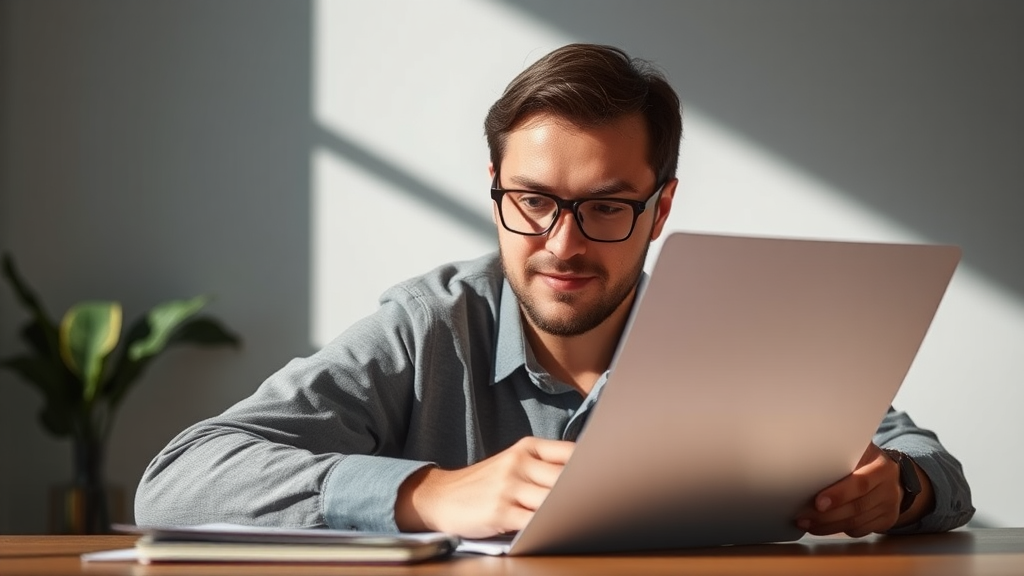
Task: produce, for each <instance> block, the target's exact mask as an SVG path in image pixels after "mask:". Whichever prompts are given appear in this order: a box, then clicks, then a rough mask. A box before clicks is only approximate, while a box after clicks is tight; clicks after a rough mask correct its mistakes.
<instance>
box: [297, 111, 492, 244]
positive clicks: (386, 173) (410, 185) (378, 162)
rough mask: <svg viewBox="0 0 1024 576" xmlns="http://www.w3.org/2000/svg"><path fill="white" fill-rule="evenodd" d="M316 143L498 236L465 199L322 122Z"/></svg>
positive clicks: (470, 226)
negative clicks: (425, 180)
mask: <svg viewBox="0 0 1024 576" xmlns="http://www.w3.org/2000/svg"><path fill="white" fill-rule="evenodd" d="M313 139H314V142H313V143H314V145H317V146H321V147H323V148H324V149H326V150H329V151H331V152H332V153H334V154H337V155H339V156H342V157H344V158H347V159H348V160H349V161H351V162H353V163H354V164H356V165H358V166H359V167H360V168H361V169H363V170H365V171H366V172H367V173H369V174H372V175H373V176H375V177H377V178H379V179H380V180H383V181H385V182H387V183H388V184H390V185H391V186H392V187H393V189H394V190H395V191H396V192H399V193H401V194H403V195H404V196H405V197H407V198H409V199H411V200H414V201H416V202H418V203H420V204H421V205H423V206H425V207H427V208H428V209H430V210H431V211H433V212H434V213H435V214H437V215H438V216H439V217H442V218H446V219H449V220H451V221H453V222H454V223H455V224H458V225H459V226H461V227H463V228H465V229H466V230H469V231H471V232H473V233H474V234H477V235H479V236H480V237H481V238H485V239H487V240H490V241H493V240H494V223H493V222H491V221H490V220H489V219H488V218H485V217H483V216H480V214H478V213H477V212H474V211H473V210H472V209H470V208H469V207H468V206H467V205H466V204H465V203H463V202H460V201H459V200H457V199H455V198H453V197H452V196H451V195H449V194H446V193H445V192H444V191H443V190H440V189H439V188H437V187H435V186H432V185H431V184H428V183H427V182H424V181H423V180H421V179H420V178H417V177H416V176H415V175H413V174H412V173H411V172H409V171H408V170H405V169H404V168H402V167H401V166H400V165H398V164H397V163H395V162H392V161H390V160H388V159H387V158H385V157H383V156H381V155H379V154H376V153H374V152H372V151H370V150H369V149H367V148H366V147H364V146H362V145H360V144H359V143H358V142H356V141H355V140H353V139H351V138H349V137H347V136H345V135H344V134H341V133H340V132H338V131H335V130H330V129H328V128H325V127H323V126H321V125H316V126H314V127H313Z"/></svg>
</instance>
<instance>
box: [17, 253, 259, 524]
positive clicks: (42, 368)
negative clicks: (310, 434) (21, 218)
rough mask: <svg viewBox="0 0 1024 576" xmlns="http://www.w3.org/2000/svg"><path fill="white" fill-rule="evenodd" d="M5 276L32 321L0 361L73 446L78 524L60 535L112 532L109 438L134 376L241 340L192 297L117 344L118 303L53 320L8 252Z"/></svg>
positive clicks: (163, 307) (145, 319)
mask: <svg viewBox="0 0 1024 576" xmlns="http://www.w3.org/2000/svg"><path fill="white" fill-rule="evenodd" d="M3 274H4V277H5V278H6V279H7V281H8V282H9V283H10V285H11V287H12V288H13V289H14V292H15V295H16V296H17V299H18V301H19V303H20V304H21V305H22V306H24V308H25V309H26V310H27V311H28V313H29V315H30V319H29V320H28V322H27V323H26V324H25V325H24V326H23V327H22V329H21V331H20V335H21V337H22V339H23V340H24V341H25V343H26V344H27V345H28V349H29V351H28V352H27V353H25V354H21V355H16V356H12V357H9V358H4V359H3V360H0V367H2V368H6V369H8V370H11V371H13V372H15V373H17V374H18V375H19V376H21V378H22V379H23V380H25V381H26V382H27V383H28V384H30V385H32V386H33V387H35V388H36V389H37V390H39V392H40V393H41V394H42V395H43V398H44V404H43V408H42V410H41V411H40V413H39V420H40V422H41V423H42V425H43V428H44V429H45V430H46V431H48V432H49V433H51V434H53V435H54V436H57V437H61V438H63V437H68V438H70V439H71V442H72V452H73V456H74V468H73V469H74V478H73V482H72V485H71V489H70V490H69V494H73V495H74V496H73V498H74V499H75V500H76V502H75V503H74V508H75V512H74V516H75V518H69V519H66V520H65V521H64V522H63V524H64V527H63V531H68V532H75V533H103V532H107V531H109V525H110V515H109V509H108V502H107V495H106V482H105V479H104V474H103V465H104V459H105V456H106V445H107V440H108V438H109V436H110V431H111V428H112V427H113V423H114V417H115V415H116V414H117V410H118V408H119V407H120V406H121V403H122V402H123V401H124V398H125V396H126V395H127V394H128V392H129V391H131V390H132V389H133V387H134V385H135V384H136V382H138V378H139V376H141V375H142V373H143V371H144V370H145V369H146V367H147V366H148V365H149V363H150V362H151V361H153V359H155V358H156V357H157V356H158V355H159V354H160V353H161V352H163V351H164V350H166V349H167V347H168V346H171V345H176V344H194V345H200V346H224V345H229V346H234V347H238V346H239V345H240V344H241V340H240V339H239V337H238V336H236V335H235V334H232V333H231V332H229V331H228V330H227V329H225V328H224V326H222V325H221V324H220V323H219V322H218V321H217V320H215V319H213V318H211V317H208V316H199V315H198V314H199V312H200V311H201V310H202V309H203V307H204V306H206V304H207V302H208V299H207V298H206V297H205V296H197V297H195V298H191V299H187V300H172V301H168V302H164V303H162V304H158V305H157V306H155V307H153V308H152V309H151V310H150V311H149V312H148V313H147V314H146V315H144V316H142V317H141V318H139V319H137V320H136V321H135V322H134V323H132V324H131V325H130V326H129V327H128V330H127V333H126V335H125V337H124V338H122V337H121V336H122V309H121V305H120V303H118V302H113V301H90V302H80V303H77V304H75V305H73V306H71V308H70V309H68V311H67V312H66V313H65V314H64V316H63V318H62V319H61V321H60V323H57V322H55V321H54V320H53V319H52V318H51V317H50V316H49V314H48V313H47V312H46V310H45V309H44V308H43V305H42V304H41V303H40V301H39V299H38V298H37V297H36V295H35V293H34V292H33V291H32V290H31V289H30V288H29V287H28V285H27V284H26V283H25V281H24V280H23V279H22V278H21V276H20V275H19V273H18V270H17V268H16V267H15V264H14V260H13V259H12V258H11V256H10V255H9V254H4V259H3Z"/></svg>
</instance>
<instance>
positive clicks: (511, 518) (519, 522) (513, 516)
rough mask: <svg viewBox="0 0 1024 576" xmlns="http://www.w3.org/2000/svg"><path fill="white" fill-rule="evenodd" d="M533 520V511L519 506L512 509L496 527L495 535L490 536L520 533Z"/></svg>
mask: <svg viewBox="0 0 1024 576" xmlns="http://www.w3.org/2000/svg"><path fill="white" fill-rule="evenodd" d="M531 518H533V510H527V509H526V508H522V507H519V506H513V507H510V508H509V509H508V510H507V511H506V513H505V514H504V515H503V516H502V518H501V521H500V522H499V523H498V524H497V525H496V526H495V527H494V534H489V536H498V535H501V534H508V533H511V532H518V531H520V530H522V529H523V528H525V527H526V525H527V524H528V523H529V522H530V519H531Z"/></svg>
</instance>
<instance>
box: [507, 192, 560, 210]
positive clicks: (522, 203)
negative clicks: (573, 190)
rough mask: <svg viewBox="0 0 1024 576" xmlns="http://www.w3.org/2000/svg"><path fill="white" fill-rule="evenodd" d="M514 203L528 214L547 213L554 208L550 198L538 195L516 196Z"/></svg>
mask: <svg viewBox="0 0 1024 576" xmlns="http://www.w3.org/2000/svg"><path fill="white" fill-rule="evenodd" d="M515 201H516V204H517V205H518V206H519V207H520V208H522V209H523V210H529V211H530V212H548V211H550V210H553V209H554V208H555V203H554V201H553V200H551V198H548V197H547V196H541V195H540V194H517V195H516V197H515Z"/></svg>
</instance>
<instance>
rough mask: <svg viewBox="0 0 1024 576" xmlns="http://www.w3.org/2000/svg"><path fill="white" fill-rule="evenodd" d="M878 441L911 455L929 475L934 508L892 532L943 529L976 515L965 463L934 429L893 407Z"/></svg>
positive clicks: (883, 422)
mask: <svg viewBox="0 0 1024 576" xmlns="http://www.w3.org/2000/svg"><path fill="white" fill-rule="evenodd" d="M874 441H875V444H877V445H878V446H881V447H882V448H895V449H897V450H899V451H901V452H903V453H905V454H907V455H908V456H910V457H911V458H912V459H913V460H914V462H916V463H917V465H918V466H920V467H921V469H922V470H924V473H925V474H927V475H928V480H929V481H930V482H931V485H932V490H933V491H934V494H935V507H934V508H933V509H932V511H931V512H929V513H928V514H926V515H925V516H924V517H923V518H921V520H920V521H919V522H917V523H915V524H911V525H909V526H903V527H901V528H897V529H894V530H892V531H890V533H893V534H908V533H919V532H944V531H946V530H952V529H953V528H958V527H960V526H963V525H964V524H967V522H968V521H969V520H970V519H971V517H972V516H974V506H973V505H972V503H971V488H970V486H969V485H968V484H967V478H966V477H965V476H964V471H963V466H961V464H960V462H959V461H958V460H957V459H956V458H954V457H953V455H952V454H950V453H949V452H948V451H947V450H946V449H945V448H944V447H943V446H942V444H941V443H940V442H939V439H938V437H937V436H936V435H935V433H934V432H932V431H930V430H926V429H924V428H920V427H918V426H917V425H916V424H914V421H913V420H911V419H910V416H908V415H907V414H906V413H905V412H899V411H896V410H895V409H893V408H890V409H889V411H888V413H886V415H885V418H884V419H883V420H882V424H881V426H879V428H878V432H877V433H876V435H875V439H874Z"/></svg>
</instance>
